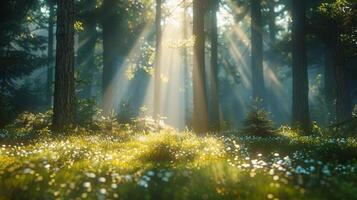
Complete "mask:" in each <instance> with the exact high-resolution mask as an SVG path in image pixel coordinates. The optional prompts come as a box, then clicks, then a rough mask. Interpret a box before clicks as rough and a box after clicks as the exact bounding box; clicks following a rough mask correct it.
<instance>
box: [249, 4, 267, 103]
mask: <svg viewBox="0 0 357 200" xmlns="http://www.w3.org/2000/svg"><path fill="white" fill-rule="evenodd" d="M250 6H251V32H252V39H251V40H252V57H251V58H252V86H253V99H264V88H265V86H264V75H263V35H262V13H261V1H260V0H251V5H250Z"/></svg>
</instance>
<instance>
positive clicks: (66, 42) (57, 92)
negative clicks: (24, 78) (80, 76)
mask: <svg viewBox="0 0 357 200" xmlns="http://www.w3.org/2000/svg"><path fill="white" fill-rule="evenodd" d="M57 3H58V7H57V48H56V70H55V89H54V107H53V128H54V129H55V130H58V129H62V128H63V127H64V126H66V125H70V124H71V123H73V116H74V0H58V1H57Z"/></svg>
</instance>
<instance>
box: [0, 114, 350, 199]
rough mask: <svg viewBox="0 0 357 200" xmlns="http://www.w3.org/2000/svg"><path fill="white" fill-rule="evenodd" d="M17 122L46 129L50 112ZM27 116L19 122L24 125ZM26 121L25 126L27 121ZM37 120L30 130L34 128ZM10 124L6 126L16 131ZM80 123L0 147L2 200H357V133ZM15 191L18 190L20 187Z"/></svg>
mask: <svg viewBox="0 0 357 200" xmlns="http://www.w3.org/2000/svg"><path fill="white" fill-rule="evenodd" d="M21 119H22V121H20V119H19V120H18V122H17V123H24V122H26V123H27V124H32V126H33V127H43V124H41V123H39V122H35V121H44V122H45V121H46V120H48V117H46V116H45V115H38V116H35V115H32V114H30V113H27V114H26V115H23V116H22V117H21ZM18 125H20V124H17V126H18ZM20 126H22V125H20ZM32 129H33V128H29V129H28V130H29V131H31V130H32ZM11 131H13V130H12V129H6V130H1V131H0V136H1V137H0V143H2V140H1V138H2V135H4V134H10V132H11ZM278 132H279V134H276V136H274V137H256V136H247V135H245V136H238V137H232V136H205V137H203V136H197V135H195V134H193V133H191V132H182V133H179V132H176V131H174V130H163V131H158V132H136V131H134V132H133V131H132V129H131V128H130V127H121V128H119V129H117V130H114V131H111V132H110V131H103V132H102V131H96V132H93V131H91V130H88V129H81V128H76V129H73V130H72V134H69V135H67V136H55V137H54V136H52V137H47V136H46V137H45V136H43V137H40V138H38V139H37V140H36V142H30V143H25V144H21V143H18V142H16V140H13V141H12V142H11V143H10V144H3V145H2V146H1V148H0V163H1V165H0V180H1V181H0V196H1V198H2V199H4V200H7V199H72V198H73V199H76V198H84V199H109V198H112V199H274V198H277V199H354V198H356V189H355V188H356V187H357V185H356V183H357V176H356V173H355V169H356V167H357V166H356V163H355V162H354V161H353V160H355V159H356V158H357V157H356V154H355V152H356V150H357V140H356V138H352V137H350V138H329V137H314V136H300V135H299V134H296V133H295V132H294V131H293V130H292V129H290V128H289V127H281V128H280V129H279V131H278ZM13 191H17V192H13Z"/></svg>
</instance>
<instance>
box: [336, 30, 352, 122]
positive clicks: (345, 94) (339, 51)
mask: <svg viewBox="0 0 357 200" xmlns="http://www.w3.org/2000/svg"><path fill="white" fill-rule="evenodd" d="M335 30H336V33H335V34H334V39H333V41H334V43H335V46H336V48H335V51H334V57H335V62H334V65H333V70H334V73H335V80H336V90H335V91H336V120H337V123H341V122H344V121H349V120H351V119H352V103H351V97H350V92H349V86H348V81H347V80H346V75H345V71H344V68H345V62H346V60H345V53H344V47H343V45H342V43H341V40H340V34H339V29H338V27H337V26H336V29H335Z"/></svg>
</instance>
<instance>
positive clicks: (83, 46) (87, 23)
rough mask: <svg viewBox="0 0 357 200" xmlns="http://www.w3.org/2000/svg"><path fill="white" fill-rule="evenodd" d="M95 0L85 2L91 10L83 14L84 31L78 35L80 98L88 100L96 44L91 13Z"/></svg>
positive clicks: (93, 20)
mask: <svg viewBox="0 0 357 200" xmlns="http://www.w3.org/2000/svg"><path fill="white" fill-rule="evenodd" d="M95 4H96V1H95V0H90V1H87V6H88V7H89V8H90V9H91V10H90V11H89V12H88V13H85V14H84V16H83V17H82V18H83V28H84V30H83V31H82V32H80V33H79V44H80V47H79V49H78V63H79V65H80V66H81V74H80V76H81V79H82V80H85V85H84V86H83V88H82V91H81V93H80V94H81V97H83V98H90V97H91V96H92V95H91V92H92V86H93V84H92V82H93V76H94V71H95V67H96V66H95V46H96V42H97V23H96V16H95V14H94V13H93V11H94V9H95Z"/></svg>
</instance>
